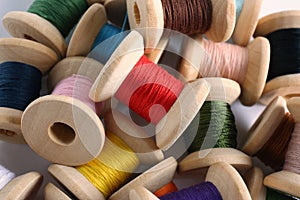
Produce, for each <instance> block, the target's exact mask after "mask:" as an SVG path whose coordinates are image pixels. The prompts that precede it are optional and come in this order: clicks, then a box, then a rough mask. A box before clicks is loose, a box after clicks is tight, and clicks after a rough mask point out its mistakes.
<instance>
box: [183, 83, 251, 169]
mask: <svg viewBox="0 0 300 200" xmlns="http://www.w3.org/2000/svg"><path fill="white" fill-rule="evenodd" d="M205 80H206V81H207V82H208V83H209V85H210V86H211V90H210V93H209V95H208V97H207V99H206V101H223V102H226V103H228V104H232V103H233V102H234V101H235V100H236V99H237V98H238V96H239V95H240V91H241V90H240V87H239V85H238V83H236V82H234V81H232V80H229V79H224V78H205ZM217 162H225V163H228V164H231V165H233V166H234V167H235V168H237V169H239V170H241V171H244V170H247V169H249V168H250V167H251V166H252V161H251V158H250V157H249V156H248V155H246V154H244V153H243V152H241V151H239V150H237V149H233V148H209V149H204V150H200V151H197V152H193V153H191V154H189V155H188V156H186V157H185V158H184V159H183V160H182V161H181V162H180V163H179V171H181V172H185V171H189V170H194V169H198V168H207V167H209V166H210V165H212V164H214V163H217Z"/></svg>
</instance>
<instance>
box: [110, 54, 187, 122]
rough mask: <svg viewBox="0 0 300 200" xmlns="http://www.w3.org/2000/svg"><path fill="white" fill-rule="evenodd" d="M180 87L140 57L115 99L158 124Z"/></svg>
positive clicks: (164, 73) (175, 80) (162, 70)
mask: <svg viewBox="0 0 300 200" xmlns="http://www.w3.org/2000/svg"><path fill="white" fill-rule="evenodd" d="M183 87H184V83H182V82H181V81H179V80H177V79H176V78H175V77H173V76H172V75H170V74H169V73H168V72H167V71H165V70H164V69H162V68H161V67H159V66H158V65H156V64H155V63H153V62H151V61H150V60H148V59H147V57H145V56H142V57H141V59H140V60H139V61H138V63H137V64H136V65H135V66H134V68H133V69H132V70H131V72H130V73H129V74H128V76H127V77H126V78H125V80H124V82H123V83H122V84H121V86H120V88H119V89H118V91H117V92H116V94H115V96H116V98H117V99H119V100H120V101H121V102H123V103H125V104H126V105H127V106H129V108H130V109H131V110H133V111H134V112H136V113H138V114H139V115H140V116H142V117H143V118H144V119H146V120H147V121H149V122H152V123H153V124H157V123H158V122H159V121H160V120H161V119H162V118H163V116H164V115H165V114H166V113H167V112H168V111H169V110H170V108H171V107H172V105H173V104H174V102H175V101H176V100H177V97H178V96H179V94H180V93H181V91H182V89H183ZM157 105H160V106H157ZM162 107H163V108H164V109H162Z"/></svg>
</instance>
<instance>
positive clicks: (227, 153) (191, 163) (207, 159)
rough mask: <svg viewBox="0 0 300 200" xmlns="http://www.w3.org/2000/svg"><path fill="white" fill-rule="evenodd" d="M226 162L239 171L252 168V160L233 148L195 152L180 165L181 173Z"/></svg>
mask: <svg viewBox="0 0 300 200" xmlns="http://www.w3.org/2000/svg"><path fill="white" fill-rule="evenodd" d="M218 162H225V163H228V164H230V165H232V166H234V167H235V168H236V169H238V170H239V171H244V170H248V169H249V168H251V167H252V160H251V158H250V157H249V156H248V155H246V154H245V153H243V152H241V151H239V150H237V149H233V148H210V149H205V150H200V151H196V152H193V153H191V154H189V155H188V156H186V157H185V158H184V159H183V160H182V161H181V162H180V163H179V165H178V166H179V171H180V172H186V171H190V170H195V169H201V168H207V167H209V166H211V165H213V164H215V163H218Z"/></svg>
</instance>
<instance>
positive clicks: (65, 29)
mask: <svg viewBox="0 0 300 200" xmlns="http://www.w3.org/2000/svg"><path fill="white" fill-rule="evenodd" d="M87 8H88V4H87V2H86V1H85V0H35V1H34V2H33V4H32V5H31V6H30V8H29V9H28V12H30V13H34V14H37V15H39V16H40V17H42V18H44V19H46V20H47V21H49V22H50V23H51V24H53V25H54V26H55V27H56V28H57V29H58V30H59V31H60V33H61V34H62V35H63V37H66V36H67V35H68V34H69V32H70V31H71V29H72V28H73V27H74V26H75V24H76V23H77V22H78V20H79V19H80V17H81V16H82V15H83V14H84V12H85V11H86V10H87Z"/></svg>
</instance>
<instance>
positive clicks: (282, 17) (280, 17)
mask: <svg viewBox="0 0 300 200" xmlns="http://www.w3.org/2000/svg"><path fill="white" fill-rule="evenodd" d="M288 28H300V11H299V10H289V11H281V12H276V13H273V14H270V15H267V16H265V17H263V18H261V19H260V20H259V22H258V24H257V27H256V30H255V33H254V37H258V36H265V35H267V34H270V33H272V32H274V31H277V30H280V29H288Z"/></svg>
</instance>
